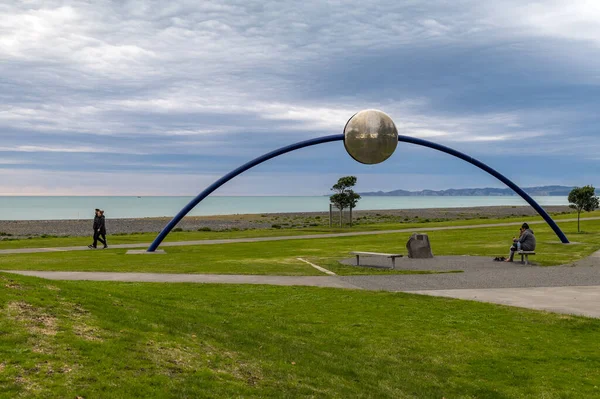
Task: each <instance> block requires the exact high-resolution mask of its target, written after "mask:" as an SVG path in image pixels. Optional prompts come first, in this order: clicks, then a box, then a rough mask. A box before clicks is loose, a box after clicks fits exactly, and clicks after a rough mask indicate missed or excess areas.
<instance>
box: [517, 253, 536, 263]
mask: <svg viewBox="0 0 600 399" xmlns="http://www.w3.org/2000/svg"><path fill="white" fill-rule="evenodd" d="M517 254H519V255H521V263H525V264H526V265H528V264H529V255H535V251H517ZM523 258H525V261H523Z"/></svg>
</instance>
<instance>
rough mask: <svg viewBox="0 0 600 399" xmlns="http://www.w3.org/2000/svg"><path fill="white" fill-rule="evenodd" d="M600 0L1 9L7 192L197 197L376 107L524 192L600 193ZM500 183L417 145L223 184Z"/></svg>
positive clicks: (268, 167) (0, 122)
mask: <svg viewBox="0 0 600 399" xmlns="http://www.w3.org/2000/svg"><path fill="white" fill-rule="evenodd" d="M599 106H600V2H598V1H597V0H589V1H588V0H565V1H563V0H541V1H536V2H527V1H523V0H505V1H501V2H499V1H494V0H489V1H488V0H455V1H445V0H444V1H442V0H428V1H410V0H408V1H401V2H400V1H397V0H391V1H364V0H362V1H330V2H322V1H319V2H313V1H304V2H297V1H294V2H292V1H270V0H260V1H254V0H236V1H220V0H219V1H207V0H203V1H191V0H190V1H175V0H174V1H168V2H167V1H148V0H136V1H103V0H94V1H89V2H87V1H52V0H47V1H37V0H23V1H15V0H5V1H3V2H2V3H1V4H0V195H15V194H22V195H59V194H62V195H194V194H196V193H197V192H199V191H200V190H201V189H202V188H204V187H205V186H206V185H208V184H210V183H211V182H212V181H214V180H215V179H217V178H218V177H220V176H221V175H222V174H224V173H226V172H228V171H229V170H231V169H233V168H236V167H237V166H239V165H240V164H242V163H244V162H246V161H248V160H250V159H252V158H254V157H256V156H259V155H261V154H263V153H265V152H267V151H270V150H273V149H275V148H278V147H280V146H283V145H287V144H291V143H294V142H296V141H299V140H304V139H308V138H312V137H318V136H322V135H329V134H336V133H341V132H342V129H343V126H344V124H345V122H346V120H347V119H348V118H349V117H350V116H352V114H354V113H355V112H356V111H358V110H361V109H365V108H378V109H381V110H383V111H385V112H387V113H388V114H389V115H390V116H391V117H392V118H393V119H394V121H395V122H396V125H397V126H398V129H399V133H400V134H404V135H411V136H415V137H421V138H425V139H428V140H433V141H436V142H439V143H442V144H445V145H448V146H450V147H453V148H455V149H458V150H461V151H464V152H467V153H468V154H469V155H471V156H474V157H475V158H478V159H480V160H482V161H484V162H486V163H488V164H490V165H491V166H493V167H494V168H496V169H497V170H499V171H500V172H502V173H504V174H505V175H507V176H508V177H509V178H511V179H513V180H514V181H515V182H517V183H518V184H521V185H524V186H533V185H546V184H565V185H584V184H594V185H596V186H600V173H599V172H600V140H599V138H600V133H599V127H598V126H599V125H600V107H599ZM346 174H355V175H357V176H358V178H359V186H358V188H359V190H360V191H369V190H380V189H381V190H391V189H398V188H403V189H424V188H432V189H443V188H451V187H455V188H458V187H482V186H488V187H489V186H493V187H500V186H501V184H500V183H498V182H497V181H495V180H494V179H493V178H492V177H489V176H488V175H486V174H485V173H483V172H481V171H479V170H478V169H476V168H474V167H473V166H471V165H468V164H466V163H464V162H462V161H459V160H456V159H454V158H452V157H450V156H448V155H445V154H441V153H436V152H434V151H432V150H430V149H426V148H419V147H415V146H413V145H409V144H402V143H400V145H399V146H398V148H397V150H396V152H395V154H394V155H393V156H392V157H391V158H390V159H389V160H388V161H386V162H384V163H382V164H380V165H375V166H365V165H360V164H358V163H356V162H355V161H353V160H352V159H351V158H350V157H349V156H348V155H347V154H346V152H345V150H344V148H343V145H342V144H341V143H339V142H338V143H330V144H324V145H321V146H319V147H313V148H311V149H304V150H301V151H297V152H295V153H293V154H292V155H289V156H286V157H281V158H278V159H275V160H272V161H270V162H268V163H266V164H264V165H262V166H260V167H257V168H255V169H253V170H252V171H250V172H248V173H246V174H244V175H242V176H241V177H239V178H238V179H236V180H234V181H232V182H231V183H229V184H228V185H226V186H225V187H223V188H222V189H221V190H219V191H218V192H217V193H218V194H221V195H272V194H283V195H314V194H323V193H327V192H328V188H329V187H330V186H331V185H332V184H333V182H334V181H335V180H337V178H338V177H339V176H342V175H346Z"/></svg>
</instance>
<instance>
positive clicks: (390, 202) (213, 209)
mask: <svg viewBox="0 0 600 399" xmlns="http://www.w3.org/2000/svg"><path fill="white" fill-rule="evenodd" d="M193 198H194V197H58V196H53V197H41V196H40V197H18V196H14V197H13V196H4V197H2V196H0V220H59V219H89V218H92V217H93V216H94V209H95V208H101V209H104V211H105V215H106V217H107V218H143V217H160V216H174V215H175V214H176V213H177V212H179V210H180V209H181V208H183V207H184V206H185V205H186V204H187V203H188V202H189V201H191V200H192V199H193ZM535 200H536V201H538V203H539V204H540V205H542V206H545V205H568V201H567V197H550V196H548V197H535ZM501 205H509V206H511V205H527V203H526V202H525V201H524V200H523V199H521V197H518V196H502V197H363V198H362V199H361V200H360V201H359V203H358V206H357V208H355V209H357V210H384V209H419V208H465V207H475V206H501ZM328 210H329V198H328V197H325V196H315V197H217V196H213V197H208V198H206V199H205V200H204V201H202V202H201V203H200V204H199V205H198V206H197V207H196V208H194V209H193V210H192V212H190V215H192V216H209V215H232V214H245V213H278V212H326V211H328Z"/></svg>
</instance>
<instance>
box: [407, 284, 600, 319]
mask: <svg viewBox="0 0 600 399" xmlns="http://www.w3.org/2000/svg"><path fill="white" fill-rule="evenodd" d="M408 292H410V293H413V294H423V295H432V296H443V297H449V298H458V299H469V300H473V301H479V302H492V303H497V304H501V305H509V306H517V307H520V308H529V309H537V310H546V311H550V312H556V313H566V314H575V315H581V316H588V317H596V318H600V285H595V286H582V287H539V288H492V289H483V290H477V289H475V290H474V289H470V290H469V289H465V290H434V291H408Z"/></svg>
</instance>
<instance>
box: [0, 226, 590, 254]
mask: <svg viewBox="0 0 600 399" xmlns="http://www.w3.org/2000/svg"><path fill="white" fill-rule="evenodd" d="M581 220H582V221H584V220H600V217H591V218H581ZM576 221H577V219H560V220H557V222H576ZM545 223H546V222H545V221H534V222H529V224H530V225H535V224H545ZM520 225H521V222H509V223H491V224H479V225H466V226H446V227H415V228H410V229H399V230H378V231H355V232H350V233H333V234H332V233H327V234H306V235H296V236H280V237H254V238H232V239H226V240H196V241H177V242H163V243H162V244H160V248H165V247H179V246H188V245H216V244H235V243H244V242H263V241H285V240H309V239H316V238H334V237H355V236H368V235H380V234H397V233H414V232H427V231H442V230H462V229H483V228H488V227H505V226H520ZM149 246H150V243H149V242H147V243H138V244H117V245H111V246H110V247H109V248H110V249H132V248H147V247H149ZM89 250H90V249H89V248H88V247H85V246H83V247H56V248H19V249H2V250H0V255H2V254H22V253H38V252H64V251H89Z"/></svg>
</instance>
